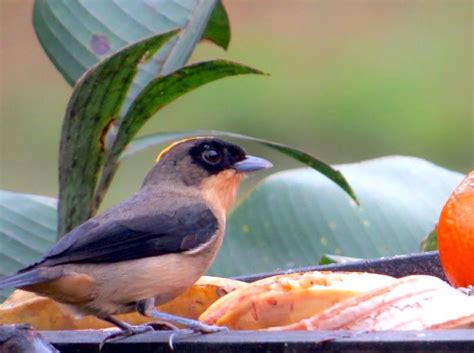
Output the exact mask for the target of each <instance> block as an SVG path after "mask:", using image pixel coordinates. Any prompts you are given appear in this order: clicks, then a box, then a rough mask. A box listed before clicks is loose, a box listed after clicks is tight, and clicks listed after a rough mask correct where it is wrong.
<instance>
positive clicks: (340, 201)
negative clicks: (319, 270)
mask: <svg viewBox="0 0 474 353" xmlns="http://www.w3.org/2000/svg"><path fill="white" fill-rule="evenodd" d="M337 168H338V169H340V170H341V171H342V173H343V174H344V175H345V176H346V177H347V179H348V181H349V182H350V184H351V186H352V187H353V188H354V191H355V193H356V194H357V197H358V199H359V201H360V206H359V207H357V206H356V205H355V203H354V202H353V201H352V200H350V199H348V198H347V197H346V195H344V193H342V192H341V190H339V189H338V188H337V187H336V185H335V184H333V183H331V182H330V181H329V180H327V179H326V178H324V177H323V176H322V175H320V174H317V173H315V172H314V171H313V170H311V169H295V170H289V171H284V172H280V173H276V174H273V175H271V176H269V177H268V178H266V179H264V180H263V181H262V182H261V183H260V185H259V186H258V187H257V188H256V189H255V190H254V191H253V193H252V194H250V196H249V197H248V198H246V199H245V200H244V201H243V202H242V203H241V204H240V205H239V206H237V207H236V208H235V210H234V211H233V212H232V214H231V215H230V218H229V220H228V225H227V230H226V237H225V240H224V244H223V247H222V249H221V251H220V252H219V255H218V257H217V259H216V261H215V262H214V265H213V266H212V268H211V271H210V273H211V274H213V275H219V276H232V275H241V274H247V273H256V272H266V271H273V270H275V269H288V268H294V267H300V266H309V265H314V264H317V263H318V262H319V259H320V258H321V257H322V256H323V255H324V254H327V253H331V254H335V255H343V256H350V257H358V258H371V257H379V256H388V255H396V254H407V253H414V252H417V251H418V247H419V244H420V240H421V239H422V238H423V237H424V236H425V235H426V234H427V233H428V232H429V231H430V230H431V229H432V227H433V224H434V223H435V222H436V220H437V218H438V215H439V212H440V210H441V208H442V206H443V204H444V202H445V200H446V198H447V197H448V195H449V194H450V193H451V191H452V190H453V188H454V187H455V186H456V185H457V184H458V183H459V182H460V180H461V179H462V178H463V175H462V174H459V173H455V172H452V171H449V170H446V169H444V168H441V167H439V166H436V165H434V164H432V163H430V162H427V161H424V160H421V159H418V158H412V157H386V158H380V159H374V160H370V161H365V162H361V163H354V164H346V165H340V166H337Z"/></svg>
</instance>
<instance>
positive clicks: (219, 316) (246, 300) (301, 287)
mask: <svg viewBox="0 0 474 353" xmlns="http://www.w3.org/2000/svg"><path fill="white" fill-rule="evenodd" d="M395 281H396V279H395V278H393V277H390V276H385V275H379V274H371V273H357V272H324V271H322V272H320V271H313V272H305V273H292V274H287V275H279V276H273V277H269V278H265V279H262V280H259V281H256V282H253V283H251V284H249V285H247V286H244V287H242V288H239V289H237V290H235V291H234V292H232V293H229V294H228V295H226V296H224V297H222V298H220V299H219V300H217V301H216V302H215V303H213V304H212V305H211V306H210V307H209V308H208V309H207V310H206V311H205V312H204V313H203V314H202V315H201V316H200V318H199V320H200V321H201V322H204V323H206V324H209V325H219V326H227V327H228V328H229V329H233V330H258V329H264V328H267V327H272V326H283V325H289V324H291V323H295V322H298V321H300V320H302V319H305V318H308V317H311V316H313V315H314V314H315V313H318V312H320V311H323V310H325V309H327V308H329V307H331V306H333V305H335V304H337V303H338V302H341V301H343V300H345V299H347V298H350V297H353V296H356V295H359V294H361V293H364V292H367V291H370V290H372V289H375V288H379V287H383V286H386V285H389V284H391V283H394V282H395Z"/></svg>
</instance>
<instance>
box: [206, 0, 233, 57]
mask: <svg viewBox="0 0 474 353" xmlns="http://www.w3.org/2000/svg"><path fill="white" fill-rule="evenodd" d="M202 39H207V40H210V41H211V42H213V43H214V44H216V45H218V46H220V47H222V48H223V49H225V50H227V48H228V47H229V42H230V24H229V18H228V17H227V12H226V10H225V8H224V5H222V1H220V0H219V1H217V4H216V7H215V8H214V11H213V12H212V14H211V18H210V19H209V22H208V23H207V27H206V30H205V31H204V34H203V35H202Z"/></svg>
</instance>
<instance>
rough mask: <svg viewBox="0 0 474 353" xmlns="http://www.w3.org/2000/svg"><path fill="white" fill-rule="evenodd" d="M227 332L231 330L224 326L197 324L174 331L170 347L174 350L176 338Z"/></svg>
mask: <svg viewBox="0 0 474 353" xmlns="http://www.w3.org/2000/svg"><path fill="white" fill-rule="evenodd" d="M227 331H229V329H228V328H227V327H224V326H213V325H206V324H202V323H196V324H195V325H189V326H188V328H185V329H180V330H175V331H173V332H172V333H171V335H170V337H169V338H168V345H169V346H170V348H171V350H174V342H175V339H176V338H179V337H185V336H188V335H193V334H208V333H216V332H227Z"/></svg>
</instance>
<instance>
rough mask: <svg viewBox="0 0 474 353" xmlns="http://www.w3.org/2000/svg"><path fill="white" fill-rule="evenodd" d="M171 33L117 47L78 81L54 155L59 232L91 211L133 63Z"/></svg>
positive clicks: (92, 210) (133, 68)
mask: <svg viewBox="0 0 474 353" xmlns="http://www.w3.org/2000/svg"><path fill="white" fill-rule="evenodd" d="M174 34H175V32H171V33H166V34H163V35H158V36H155V37H151V38H148V39H146V40H144V41H141V42H138V43H135V44H133V45H131V46H130V47H127V48H125V49H122V50H121V51H120V52H118V53H117V54H115V55H113V56H111V57H109V58H107V59H105V60H104V61H102V62H100V63H99V64H97V65H96V66H94V67H93V68H91V69H90V70H89V71H88V72H87V73H86V74H85V75H84V76H83V77H82V78H81V80H79V82H78V84H77V86H76V87H75V89H74V93H73V95H72V97H71V99H70V101H69V105H68V108H67V111H66V115H65V117H64V122H63V127H62V131H61V142H60V153H59V222H60V226H59V234H65V233H66V232H67V231H69V230H71V229H72V228H74V226H76V225H78V224H80V223H82V222H84V221H85V220H87V219H88V218H89V217H90V216H92V215H93V214H94V212H95V205H94V204H93V202H91V200H92V199H93V197H94V193H95V188H96V184H97V180H98V177H99V172H100V169H101V167H102V165H103V163H104V160H105V152H106V150H107V137H108V136H109V132H110V131H113V129H111V128H113V127H114V122H115V121H116V120H117V118H118V114H119V111H120V108H121V106H122V104H123V102H124V99H125V95H126V93H127V90H128V87H129V86H130V84H131V82H132V80H133V77H134V76H135V74H136V72H137V65H138V63H139V62H140V61H143V60H144V58H145V56H146V55H147V54H149V53H153V52H156V50H158V49H159V48H160V47H162V46H163V45H164V44H165V43H166V42H167V41H168V40H169V39H170V38H171V37H172V36H174Z"/></svg>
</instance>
